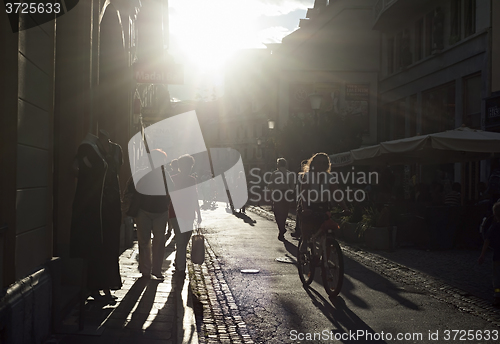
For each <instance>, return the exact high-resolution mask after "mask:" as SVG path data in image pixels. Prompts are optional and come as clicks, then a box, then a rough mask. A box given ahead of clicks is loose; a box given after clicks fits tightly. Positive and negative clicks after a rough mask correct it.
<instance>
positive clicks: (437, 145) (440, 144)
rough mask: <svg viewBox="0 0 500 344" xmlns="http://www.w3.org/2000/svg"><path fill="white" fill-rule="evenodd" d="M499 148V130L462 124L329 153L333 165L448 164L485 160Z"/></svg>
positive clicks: (498, 150)
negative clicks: (473, 127) (445, 129)
mask: <svg viewBox="0 0 500 344" xmlns="http://www.w3.org/2000/svg"><path fill="white" fill-rule="evenodd" d="M498 152H500V133H494V132H488V131H482V130H476V129H470V128H468V127H465V126H462V127H460V128H457V129H454V130H447V131H444V132H440V133H435V134H429V135H420V136H414V137H408V138H405V139H400V140H393V141H387V142H382V143H380V144H378V145H375V146H369V147H363V148H358V149H353V150H351V151H349V152H344V153H339V154H333V155H331V156H330V159H331V160H332V166H334V167H339V166H346V165H402V164H414V163H419V164H445V163H454V162H466V161H476V160H484V159H488V158H490V157H492V156H493V155H494V154H495V153H498Z"/></svg>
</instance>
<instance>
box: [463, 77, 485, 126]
mask: <svg viewBox="0 0 500 344" xmlns="http://www.w3.org/2000/svg"><path fill="white" fill-rule="evenodd" d="M464 92H465V94H464V102H465V104H464V117H463V122H464V124H465V125H466V126H468V127H470V128H474V129H481V99H482V97H481V74H476V75H474V76H471V77H469V78H467V79H465V83H464Z"/></svg>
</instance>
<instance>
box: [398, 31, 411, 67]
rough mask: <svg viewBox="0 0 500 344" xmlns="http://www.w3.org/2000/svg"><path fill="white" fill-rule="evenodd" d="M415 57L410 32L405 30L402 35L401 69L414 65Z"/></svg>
mask: <svg viewBox="0 0 500 344" xmlns="http://www.w3.org/2000/svg"><path fill="white" fill-rule="evenodd" d="M412 59H413V56H412V54H411V47H410V30H408V29H407V30H404V31H403V34H402V35H401V44H400V67H403V68H404V67H407V66H409V65H411V64H412V62H413V61H412Z"/></svg>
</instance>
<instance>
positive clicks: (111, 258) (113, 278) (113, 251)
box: [70, 129, 122, 299]
mask: <svg viewBox="0 0 500 344" xmlns="http://www.w3.org/2000/svg"><path fill="white" fill-rule="evenodd" d="M76 159H77V166H78V183H77V187H76V193H75V198H74V201H73V215H72V219H71V241H70V249H71V256H72V257H78V258H83V259H84V260H85V262H86V264H87V287H88V289H89V290H90V292H91V296H92V297H93V298H94V299H99V298H101V297H102V295H101V294H100V293H99V290H103V291H104V295H105V296H106V297H107V298H111V297H112V296H111V292H110V289H113V290H116V289H120V288H121V286H122V282H121V277H120V269H119V264H118V257H119V253H120V252H119V251H120V226H121V218H122V215H121V199H120V186H119V183H118V173H119V170H120V167H121V165H122V149H121V147H120V146H119V145H118V144H116V143H113V142H111V141H110V140H109V134H108V133H107V132H106V131H104V130H102V129H101V130H100V131H99V137H96V136H94V135H92V134H88V135H87V137H86V138H85V139H84V140H83V141H82V143H81V144H80V146H79V147H78V152H77V156H76Z"/></svg>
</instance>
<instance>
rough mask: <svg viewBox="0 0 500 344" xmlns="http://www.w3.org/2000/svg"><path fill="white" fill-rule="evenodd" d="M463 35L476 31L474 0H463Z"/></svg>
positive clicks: (466, 35)
mask: <svg viewBox="0 0 500 344" xmlns="http://www.w3.org/2000/svg"><path fill="white" fill-rule="evenodd" d="M464 1H465V2H464V35H465V37H468V36H470V35H472V34H474V33H475V32H476V0H464Z"/></svg>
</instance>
